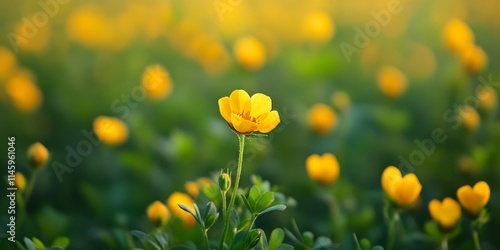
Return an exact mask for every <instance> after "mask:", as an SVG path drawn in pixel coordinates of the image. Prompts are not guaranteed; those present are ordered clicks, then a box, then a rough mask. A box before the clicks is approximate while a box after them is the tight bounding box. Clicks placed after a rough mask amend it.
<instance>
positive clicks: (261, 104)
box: [250, 93, 272, 119]
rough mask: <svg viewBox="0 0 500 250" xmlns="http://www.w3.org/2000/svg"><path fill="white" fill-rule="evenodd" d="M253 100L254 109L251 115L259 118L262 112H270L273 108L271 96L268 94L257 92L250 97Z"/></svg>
mask: <svg viewBox="0 0 500 250" xmlns="http://www.w3.org/2000/svg"><path fill="white" fill-rule="evenodd" d="M250 100H251V102H252V110H251V111H250V117H253V118H256V119H257V118H258V117H259V116H261V115H262V114H265V113H269V112H270V111H271V108H272V101H271V98H270V97H269V96H267V95H264V94H261V93H257V94H254V95H253V96H252V97H251V98H250Z"/></svg>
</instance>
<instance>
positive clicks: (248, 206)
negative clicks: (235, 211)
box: [240, 194, 253, 213]
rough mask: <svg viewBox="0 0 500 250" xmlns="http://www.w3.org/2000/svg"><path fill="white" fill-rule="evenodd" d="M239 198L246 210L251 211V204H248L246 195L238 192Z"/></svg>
mask: <svg viewBox="0 0 500 250" xmlns="http://www.w3.org/2000/svg"><path fill="white" fill-rule="evenodd" d="M240 198H241V199H242V200H243V203H244V204H245V207H247V209H248V211H250V213H253V211H252V206H250V203H249V202H248V199H247V197H245V195H243V194H240Z"/></svg>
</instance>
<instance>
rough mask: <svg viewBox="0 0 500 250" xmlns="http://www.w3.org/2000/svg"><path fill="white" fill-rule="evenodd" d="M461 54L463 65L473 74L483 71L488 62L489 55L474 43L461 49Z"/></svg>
mask: <svg viewBox="0 0 500 250" xmlns="http://www.w3.org/2000/svg"><path fill="white" fill-rule="evenodd" d="M459 56H460V60H461V61H462V65H463V67H464V68H465V70H467V72H469V74H471V75H476V74H478V73H481V71H483V70H484V68H485V67H486V64H487V62H488V57H487V56H486V53H484V51H483V49H481V48H480V47H478V46H476V45H473V44H470V45H469V46H466V47H464V48H463V49H462V50H461V51H460V53H459Z"/></svg>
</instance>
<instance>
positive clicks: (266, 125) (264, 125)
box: [258, 110, 280, 133]
mask: <svg viewBox="0 0 500 250" xmlns="http://www.w3.org/2000/svg"><path fill="white" fill-rule="evenodd" d="M279 123H280V116H279V114H278V111H276V110H273V111H271V112H270V113H269V115H267V116H266V118H265V119H264V120H262V121H260V123H259V127H258V130H259V132H261V133H268V132H270V131H271V130H273V129H274V128H276V126H278V124H279Z"/></svg>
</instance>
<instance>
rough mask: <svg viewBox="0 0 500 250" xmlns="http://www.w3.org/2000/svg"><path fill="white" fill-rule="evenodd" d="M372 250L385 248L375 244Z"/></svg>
mask: <svg viewBox="0 0 500 250" xmlns="http://www.w3.org/2000/svg"><path fill="white" fill-rule="evenodd" d="M372 250H384V248H383V247H382V246H374V247H372Z"/></svg>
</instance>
